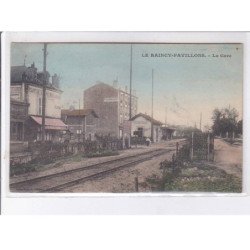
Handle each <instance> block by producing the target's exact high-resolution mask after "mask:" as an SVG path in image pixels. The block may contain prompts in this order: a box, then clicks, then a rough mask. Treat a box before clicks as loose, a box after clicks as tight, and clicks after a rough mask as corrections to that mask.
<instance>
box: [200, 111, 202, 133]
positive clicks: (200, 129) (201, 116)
mask: <svg viewBox="0 0 250 250" xmlns="http://www.w3.org/2000/svg"><path fill="white" fill-rule="evenodd" d="M201 122H202V113H200V130H201Z"/></svg>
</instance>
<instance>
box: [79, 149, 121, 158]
mask: <svg viewBox="0 0 250 250" xmlns="http://www.w3.org/2000/svg"><path fill="white" fill-rule="evenodd" d="M115 155H119V152H118V151H113V150H104V151H100V152H92V153H85V154H84V156H85V157H88V158H93V157H105V156H115Z"/></svg>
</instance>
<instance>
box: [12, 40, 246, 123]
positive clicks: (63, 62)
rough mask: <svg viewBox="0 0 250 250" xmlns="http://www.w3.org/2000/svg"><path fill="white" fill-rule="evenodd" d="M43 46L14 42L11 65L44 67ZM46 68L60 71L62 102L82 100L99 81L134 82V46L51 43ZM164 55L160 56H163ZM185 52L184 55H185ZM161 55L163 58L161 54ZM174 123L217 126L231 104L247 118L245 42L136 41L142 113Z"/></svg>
mask: <svg viewBox="0 0 250 250" xmlns="http://www.w3.org/2000/svg"><path fill="white" fill-rule="evenodd" d="M42 49H43V44H39V43H33V44H32V43H12V49H11V65H12V66H17V65H23V64H24V60H25V64H26V66H30V65H31V63H33V62H34V63H35V65H36V67H37V68H38V70H39V71H42V65H43V51H42ZM47 49H48V57H47V70H48V71H49V72H50V74H51V75H53V74H54V73H56V74H58V75H60V87H61V89H62V90H63V94H62V105H63V107H65V108H67V107H68V106H69V105H71V104H75V106H76V108H78V106H79V105H78V103H79V100H80V103H81V107H82V103H83V91H84V89H87V88H88V87H90V86H92V85H94V84H95V83H96V82H97V81H101V82H105V83H107V84H111V85H112V84H113V82H114V80H115V79H118V84H119V86H120V87H121V88H125V86H129V83H130V59H131V45H130V44H93V43H91V44H87V43H78V44H73V43H67V44H66V43H60V44H59V43H57V44H48V47H47ZM159 54H161V55H159ZM180 54H181V55H180ZM183 54H185V55H183ZM157 55H158V56H157ZM152 70H154V80H153V83H154V118H155V119H158V120H160V121H162V122H165V121H166V122H167V124H170V125H188V126H195V124H196V125H197V127H199V124H200V116H201V114H202V127H204V126H206V125H211V124H212V120H211V117H212V111H213V110H214V109H215V108H223V107H229V106H230V107H231V108H236V109H237V110H238V112H239V118H242V92H243V46H242V45H241V44H133V45H132V86H133V87H132V88H133V89H134V90H135V91H136V94H137V96H138V112H142V113H147V114H151V110H152V106H151V96H152Z"/></svg>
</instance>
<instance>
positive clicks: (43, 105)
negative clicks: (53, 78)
mask: <svg viewBox="0 0 250 250" xmlns="http://www.w3.org/2000/svg"><path fill="white" fill-rule="evenodd" d="M47 55H48V53H47V43H44V47H43V97H42V142H44V141H45V110H46V85H47V77H46V75H47V70H46V63H47Z"/></svg>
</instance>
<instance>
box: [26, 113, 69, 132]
mask: <svg viewBox="0 0 250 250" xmlns="http://www.w3.org/2000/svg"><path fill="white" fill-rule="evenodd" d="M30 117H31V118H32V119H33V120H34V121H35V122H36V123H37V124H38V125H40V126H42V117H41V116H33V115H31V116H30ZM45 129H47V130H67V129H68V126H67V125H66V124H64V122H63V121H62V120H60V119H57V118H47V117H46V118H45Z"/></svg>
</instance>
